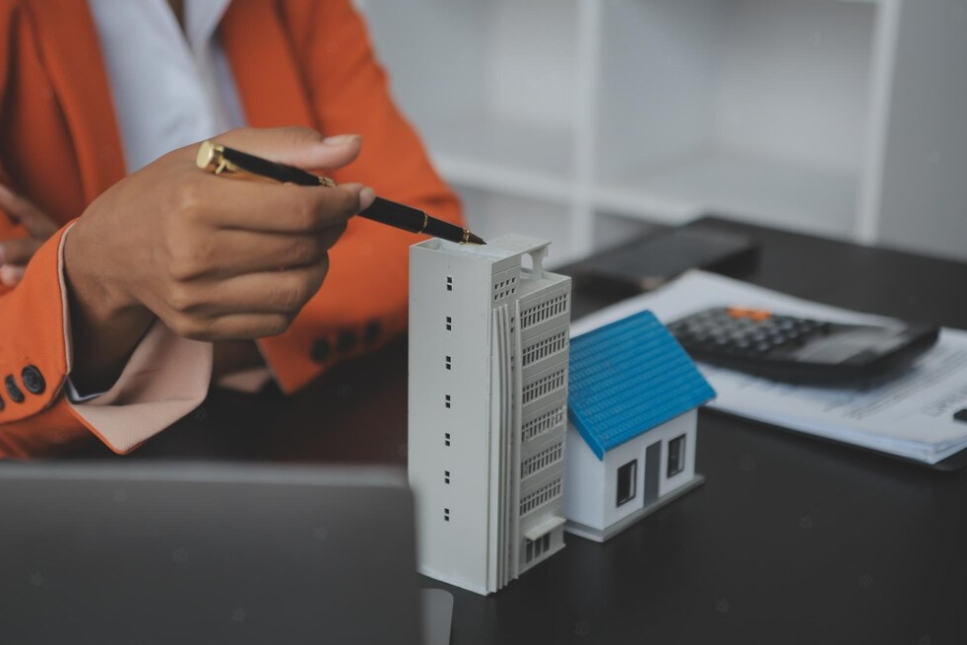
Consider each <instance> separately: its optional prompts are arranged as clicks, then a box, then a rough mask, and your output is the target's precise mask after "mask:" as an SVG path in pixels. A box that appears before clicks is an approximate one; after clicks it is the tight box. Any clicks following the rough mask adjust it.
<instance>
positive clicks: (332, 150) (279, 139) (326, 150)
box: [215, 127, 363, 170]
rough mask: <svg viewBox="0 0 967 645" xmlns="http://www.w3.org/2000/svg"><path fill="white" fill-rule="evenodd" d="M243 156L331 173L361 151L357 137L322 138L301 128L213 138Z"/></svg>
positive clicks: (238, 132) (249, 131)
mask: <svg viewBox="0 0 967 645" xmlns="http://www.w3.org/2000/svg"><path fill="white" fill-rule="evenodd" d="M215 141H216V142H217V143H220V144H223V145H226V146H228V147H230V148H235V149H236V150H241V151H242V152H247V153H249V154H253V155H258V156H260V157H264V158H265V159H269V160H271V161H275V162H278V163H284V164H289V165H292V166H297V167H299V168H302V169H304V170H320V169H321V170H333V169H336V168H341V167H342V166H345V165H347V164H349V163H350V162H352V161H353V160H354V159H355V158H356V157H357V156H358V155H359V151H360V150H361V149H362V143H363V138H362V137H361V136H359V135H358V134H343V135H337V136H333V137H324V136H323V135H322V134H321V133H319V132H317V131H315V130H311V129H309V128H303V127H290V128H258V129H257V128H242V129H239V130H232V131H231V132H226V133H225V134H223V135H220V136H218V137H216V138H215Z"/></svg>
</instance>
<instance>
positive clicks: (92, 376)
mask: <svg viewBox="0 0 967 645" xmlns="http://www.w3.org/2000/svg"><path fill="white" fill-rule="evenodd" d="M66 236H67V237H66V238H65V240H64V255H63V267H62V269H63V272H62V275H63V278H64V282H65V287H66V289H67V295H68V301H69V312H70V324H71V338H72V342H71V348H72V349H71V351H72V352H73V360H72V363H73V366H72V370H71V378H72V379H73V381H74V383H75V384H77V385H78V387H80V388H81V389H82V390H86V391H100V390H107V389H109V388H110V387H111V385H112V384H113V383H114V381H115V380H117V378H118V376H120V374H121V371H122V370H123V369H124V366H125V365H126V364H127V361H128V358H129V357H130V356H131V353H132V352H133V351H134V349H135V348H136V347H137V345H138V343H139V342H140V341H141V338H142V337H143V336H144V334H145V332H147V330H148V328H149V327H150V326H151V324H152V323H153V321H154V314H153V313H152V312H151V311H150V310H149V309H147V308H146V307H144V306H143V305H141V304H140V303H139V302H138V301H137V300H135V299H134V298H132V297H129V296H127V295H126V292H125V290H124V289H123V287H121V286H119V285H118V284H117V282H118V281H117V280H116V279H114V278H115V276H112V275H111V268H110V267H109V266H107V265H106V263H105V262H103V260H104V253H105V250H104V249H99V248H97V247H93V248H92V247H88V246H85V243H86V240H85V238H84V230H83V227H82V226H81V222H80V221H78V222H77V223H76V224H74V226H72V227H71V229H70V230H69V231H67V233H66ZM115 272H116V270H115Z"/></svg>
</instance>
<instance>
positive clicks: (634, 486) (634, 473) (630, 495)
mask: <svg viewBox="0 0 967 645" xmlns="http://www.w3.org/2000/svg"><path fill="white" fill-rule="evenodd" d="M616 490H617V493H616V494H617V499H616V500H615V505H616V506H621V505H622V504H625V503H626V502H630V501H631V500H633V499H634V498H635V495H636V494H637V493H638V460H637V459H635V460H634V461H629V462H628V463H626V464H625V465H624V466H622V467H621V468H619V469H618V486H617V487H616Z"/></svg>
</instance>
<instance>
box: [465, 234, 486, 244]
mask: <svg viewBox="0 0 967 645" xmlns="http://www.w3.org/2000/svg"><path fill="white" fill-rule="evenodd" d="M467 242H468V243H469V244H479V245H481V246H482V245H485V244H486V242H484V241H483V238H482V237H480V236H479V235H474V234H473V233H471V232H470V231H467Z"/></svg>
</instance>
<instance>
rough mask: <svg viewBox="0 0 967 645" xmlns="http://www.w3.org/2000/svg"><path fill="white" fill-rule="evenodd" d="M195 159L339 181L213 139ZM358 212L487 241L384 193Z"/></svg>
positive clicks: (211, 165) (418, 229)
mask: <svg viewBox="0 0 967 645" xmlns="http://www.w3.org/2000/svg"><path fill="white" fill-rule="evenodd" d="M195 163H197V164H198V167H199V168H201V169H203V170H208V171H209V172H213V173H215V174H216V175H221V174H225V175H233V174H240V175H249V176H252V177H258V178H263V179H268V180H271V181H277V182H279V183H283V184H297V185H299V186H326V187H328V188H332V187H334V186H335V185H336V182H334V181H333V180H331V179H329V178H328V177H320V176H319V175H313V174H312V173H308V172H306V171H304V170H301V169H300V168H295V167H293V166H287V165H285V164H281V163H276V162H274V161H269V160H268V159H262V158H261V157H256V156H255V155H250V154H248V153H246V152H242V151H240V150H235V149H233V148H226V147H225V146H223V145H219V144H217V143H212V142H211V141H204V142H202V144H201V146H199V148H198V157H197V158H196V159H195ZM359 216H360V217H365V218H366V219H371V220H373V221H374V222H380V223H381V224H388V225H389V226H394V227H396V228H399V229H403V230H404V231H410V232H412V233H425V234H427V235H432V236H433V237H438V238H440V239H443V240H449V241H451V242H457V243H459V244H467V243H470V244H486V242H484V241H483V239H482V238H480V237H479V236H477V235H474V234H473V233H471V232H470V230H469V229H466V228H461V227H459V226H457V225H456V224H451V223H450V222H445V221H443V220H442V219H437V218H435V217H430V216H429V215H427V214H426V213H424V212H423V211H421V210H418V209H416V208H412V207H410V206H405V205H403V204H399V203H397V202H391V201H390V200H388V199H383V198H382V197H377V198H376V199H375V201H373V203H372V204H371V205H370V207H369V208H367V209H366V210H364V211H361V212H360V213H359Z"/></svg>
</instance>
